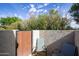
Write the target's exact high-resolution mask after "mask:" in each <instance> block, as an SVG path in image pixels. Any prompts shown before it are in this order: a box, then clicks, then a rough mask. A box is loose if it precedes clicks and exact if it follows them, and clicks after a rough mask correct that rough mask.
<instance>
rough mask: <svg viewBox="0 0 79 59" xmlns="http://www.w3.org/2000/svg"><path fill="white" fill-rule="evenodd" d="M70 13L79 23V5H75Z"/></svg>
mask: <svg viewBox="0 0 79 59" xmlns="http://www.w3.org/2000/svg"><path fill="white" fill-rule="evenodd" d="M69 12H70V13H71V16H73V17H74V20H75V21H76V22H77V23H78V22H79V3H74V4H73V5H72V6H71V8H70V10H69Z"/></svg>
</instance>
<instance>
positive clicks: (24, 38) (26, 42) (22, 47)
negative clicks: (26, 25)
mask: <svg viewBox="0 0 79 59" xmlns="http://www.w3.org/2000/svg"><path fill="white" fill-rule="evenodd" d="M17 42H18V48H17V56H28V55H30V54H31V46H32V45H31V44H32V42H31V31H18V32H17Z"/></svg>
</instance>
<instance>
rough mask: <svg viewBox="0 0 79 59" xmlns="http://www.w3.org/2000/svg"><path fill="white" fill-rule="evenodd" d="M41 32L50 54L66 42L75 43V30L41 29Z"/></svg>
mask: <svg viewBox="0 0 79 59" xmlns="http://www.w3.org/2000/svg"><path fill="white" fill-rule="evenodd" d="M39 34H40V35H39V37H40V38H43V39H44V40H45V45H46V46H47V54H48V55H51V54H52V53H53V52H54V51H58V50H60V49H61V48H62V46H63V44H64V43H72V44H74V31H73V30H40V31H39Z"/></svg>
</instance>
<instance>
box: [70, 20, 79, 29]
mask: <svg viewBox="0 0 79 59" xmlns="http://www.w3.org/2000/svg"><path fill="white" fill-rule="evenodd" d="M70 26H71V27H72V28H76V29H77V28H79V24H76V22H75V21H74V20H73V21H72V22H71V23H70Z"/></svg>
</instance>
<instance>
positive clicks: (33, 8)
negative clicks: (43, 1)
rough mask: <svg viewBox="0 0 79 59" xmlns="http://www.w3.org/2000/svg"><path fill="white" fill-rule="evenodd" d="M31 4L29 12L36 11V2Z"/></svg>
mask: <svg viewBox="0 0 79 59" xmlns="http://www.w3.org/2000/svg"><path fill="white" fill-rule="evenodd" d="M30 6H31V8H30V9H29V12H36V11H37V9H36V8H35V6H34V4H30Z"/></svg>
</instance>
